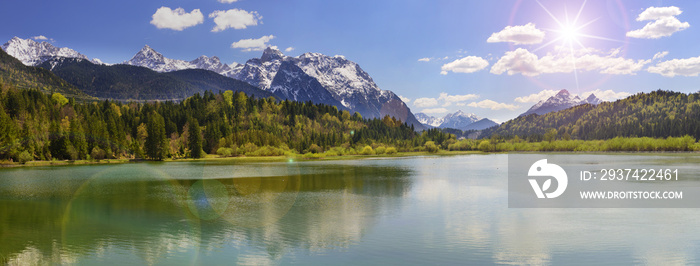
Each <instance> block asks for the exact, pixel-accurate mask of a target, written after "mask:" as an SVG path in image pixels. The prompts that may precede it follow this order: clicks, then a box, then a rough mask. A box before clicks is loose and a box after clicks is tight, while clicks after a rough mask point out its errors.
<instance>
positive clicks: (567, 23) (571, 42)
mask: <svg viewBox="0 0 700 266" xmlns="http://www.w3.org/2000/svg"><path fill="white" fill-rule="evenodd" d="M535 2H537V4H539V5H540V7H542V9H543V10H544V11H545V12H546V13H547V15H549V16H550V17H551V18H552V20H554V22H555V23H556V24H557V25H559V28H558V29H545V30H547V31H550V32H553V33H555V34H557V37H556V38H554V39H553V40H551V41H549V42H547V43H545V44H543V45H542V46H540V47H539V48H537V49H535V50H533V52H535V51H538V50H540V49H543V48H545V47H547V46H549V45H551V44H553V43H557V42H562V43H563V45H562V46H563V47H566V48H568V50H569V52H570V53H571V54H570V55H571V57H572V58H574V57H575V56H574V54H575V53H576V49H574V46H576V47H577V48H578V49H583V50H585V49H586V47H585V46H584V45H583V43H581V40H580V38H582V37H583V38H590V39H599V40H606V41H614V42H622V41H620V40H614V39H609V38H605V37H601V36H596V35H590V34H585V33H583V32H581V30H582V29H584V28H586V27H588V26H590V25H591V24H593V23H594V22H596V21H597V20H598V18H596V19H592V20H590V21H588V22H585V23H580V22H579V19H580V18H581V13H582V12H583V8H584V7H585V6H586V2H587V0H584V1H583V3H582V4H581V7H580V8H579V10H578V13H576V16H575V17H574V19H573V20H569V13H568V11H566V8H565V10H564V18H565V19H564V20H563V21H562V20H559V19H558V18H557V17H556V16H554V14H552V12H550V11H549V9H547V7H545V6H544V5H543V4H542V3H540V1H539V0H535ZM571 63H572V64H573V68H574V80H575V81H576V88H577V89H578V87H579V83H578V69H577V68H576V60H571Z"/></svg>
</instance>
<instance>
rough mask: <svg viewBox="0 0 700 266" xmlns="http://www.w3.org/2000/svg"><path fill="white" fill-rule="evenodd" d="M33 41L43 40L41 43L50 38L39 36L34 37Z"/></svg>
mask: <svg viewBox="0 0 700 266" xmlns="http://www.w3.org/2000/svg"><path fill="white" fill-rule="evenodd" d="M32 39H34V40H37V41H39V40H41V41H46V40H48V39H49V38H46V36H44V35H39V36H34V37H32Z"/></svg>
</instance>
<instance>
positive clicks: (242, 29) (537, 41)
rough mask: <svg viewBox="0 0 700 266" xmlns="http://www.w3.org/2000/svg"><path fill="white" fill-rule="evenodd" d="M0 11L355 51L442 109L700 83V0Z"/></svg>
mask: <svg viewBox="0 0 700 266" xmlns="http://www.w3.org/2000/svg"><path fill="white" fill-rule="evenodd" d="M228 2H230V3H228ZM651 7H657V8H651ZM178 8H182V12H181V13H183V14H184V15H183V16H176V15H177V12H179V11H177V9H178ZM196 9H197V10H198V11H195V10H196ZM217 11H219V12H217ZM548 11H549V12H548ZM173 14H175V15H173ZM550 14H551V15H550ZM567 14H568V16H567ZM217 17H218V19H217ZM553 17H554V18H556V20H555V19H554V18H553ZM567 17H568V21H569V22H568V23H567ZM576 17H578V19H576ZM217 20H218V21H219V22H220V23H219V24H217V23H216V21H217ZM557 20H558V21H560V22H561V24H563V26H562V25H560V24H559V23H557ZM574 21H575V22H576V23H574ZM0 23H1V24H2V25H5V26H3V27H2V29H0V42H4V41H7V40H9V39H10V38H12V37H13V36H18V37H21V38H30V37H34V36H45V37H46V38H48V39H49V40H48V41H51V42H52V43H53V44H54V45H56V46H59V47H70V48H72V49H75V50H77V51H78V52H80V53H82V54H85V55H87V56H88V57H90V58H100V59H101V60H103V61H105V62H108V63H118V62H122V61H125V60H128V59H130V58H131V57H132V56H133V55H134V54H135V53H136V52H137V51H138V50H140V49H141V47H143V45H145V44H148V45H150V46H151V47H153V48H154V49H155V50H157V51H159V52H161V53H163V54H164V55H165V56H166V57H169V58H175V59H184V60H192V59H194V58H196V57H198V56H200V55H203V54H204V55H208V56H213V55H216V56H219V57H220V58H221V59H222V61H224V62H225V63H231V62H239V63H244V62H245V61H246V60H247V59H249V58H252V57H259V56H260V53H261V52H260V51H257V50H258V49H259V48H258V47H256V46H255V45H256V44H262V45H263V46H264V45H271V46H277V47H278V48H279V49H280V50H282V51H284V53H285V54H287V55H291V56H297V55H299V54H302V53H305V52H320V53H323V54H327V55H344V56H345V57H346V58H347V59H349V60H352V61H354V62H357V63H358V64H360V66H361V67H362V68H363V69H364V70H365V71H367V72H368V73H369V74H370V75H371V76H372V78H373V79H374V81H375V82H376V83H377V84H378V85H379V87H380V88H382V89H385V90H391V91H394V92H395V93H396V94H398V95H401V96H403V97H405V98H406V99H409V100H407V103H408V105H409V107H410V108H411V109H412V111H413V112H414V113H417V112H421V111H426V112H429V113H430V114H432V115H436V116H441V115H444V114H445V113H447V112H454V111H456V110H458V109H461V110H463V111H465V112H470V113H475V114H477V115H479V116H482V117H489V118H493V119H495V120H497V121H505V120H508V119H511V118H513V117H516V116H517V115H518V114H520V113H522V112H524V111H525V110H527V109H528V108H529V107H530V106H532V105H533V104H534V103H535V102H536V101H537V100H539V99H543V98H546V97H547V96H548V95H551V94H552V93H554V92H555V91H557V90H560V89H567V90H569V91H570V92H572V93H575V94H581V95H583V96H586V94H587V93H588V92H590V91H596V90H597V91H598V92H599V94H602V95H599V96H601V97H605V98H608V100H611V99H614V98H616V97H623V96H625V95H628V94H634V93H636V92H642V91H643V92H648V91H652V90H656V89H667V90H674V91H682V92H696V91H698V90H699V89H700V88H699V87H700V86H698V84H700V83H699V82H698V81H699V78H698V77H697V75H698V73H700V58H696V57H698V56H700V46H698V43H700V27H699V26H700V2H698V1H622V0H607V1H588V2H585V4H584V1H545V0H542V1H540V2H537V1H531V0H520V1H518V0H510V1H461V0H455V1H327V0H304V1H292V0H289V1H262V0H260V1H253V0H238V1H230V0H228V1H227V0H219V1H217V0H198V1H192V0H160V1H132V0H122V1H94V0H90V1H86V0H72V1H35V0H24V1H5V2H4V3H3V8H2V9H0ZM508 26H510V28H506V27H508ZM645 27H646V28H645ZM270 35H271V36H270ZM261 38H265V39H268V41H267V42H262V40H264V39H261ZM246 39H250V40H248V41H245V40H246ZM241 40H244V41H241ZM255 40H257V41H255ZM234 43H237V45H233V44H234ZM251 45H252V46H251ZM232 46H233V47H232ZM289 47H292V48H293V50H292V49H290V51H285V49H287V48H289ZM421 59H422V60H421Z"/></svg>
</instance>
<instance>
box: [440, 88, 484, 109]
mask: <svg viewBox="0 0 700 266" xmlns="http://www.w3.org/2000/svg"><path fill="white" fill-rule="evenodd" d="M476 98H479V95H476V94H464V95H448V94H447V93H445V92H443V93H440V97H439V98H438V100H441V101H443V104H442V106H443V107H447V106H450V105H452V104H453V103H456V104H457V105H459V106H463V104H462V105H460V104H461V103H463V102H466V101H468V100H472V99H476Z"/></svg>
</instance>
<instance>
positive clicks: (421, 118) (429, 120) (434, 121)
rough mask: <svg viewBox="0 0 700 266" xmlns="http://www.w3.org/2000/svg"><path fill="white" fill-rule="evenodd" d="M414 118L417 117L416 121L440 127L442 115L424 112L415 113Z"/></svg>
mask: <svg viewBox="0 0 700 266" xmlns="http://www.w3.org/2000/svg"><path fill="white" fill-rule="evenodd" d="M416 119H418V122H420V123H421V124H423V125H426V126H428V127H440V124H442V121H443V118H442V117H434V116H429V115H426V114H424V113H417V114H416Z"/></svg>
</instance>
